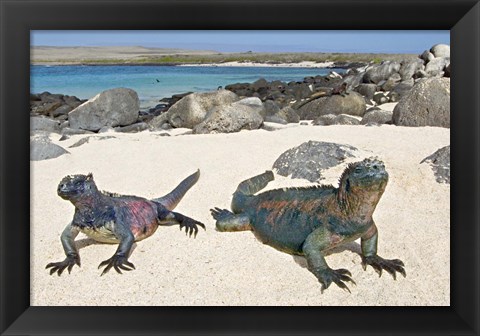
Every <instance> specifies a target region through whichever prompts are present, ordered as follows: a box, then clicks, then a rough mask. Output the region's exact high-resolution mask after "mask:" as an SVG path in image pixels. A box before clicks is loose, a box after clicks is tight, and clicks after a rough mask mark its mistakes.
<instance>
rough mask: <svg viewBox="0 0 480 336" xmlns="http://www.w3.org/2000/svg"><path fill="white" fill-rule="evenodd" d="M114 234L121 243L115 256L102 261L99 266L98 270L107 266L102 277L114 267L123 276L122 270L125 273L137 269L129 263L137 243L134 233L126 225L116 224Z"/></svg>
mask: <svg viewBox="0 0 480 336" xmlns="http://www.w3.org/2000/svg"><path fill="white" fill-rule="evenodd" d="M113 234H114V235H115V237H116V238H117V239H118V240H119V241H120V243H119V244H118V248H117V251H116V252H115V254H114V255H113V256H112V257H111V258H109V259H107V260H104V261H102V262H101V263H100V265H98V268H100V267H102V266H105V265H106V267H105V268H104V269H103V272H102V274H100V276H102V275H104V274H105V273H107V272H108V271H109V270H110V269H111V268H112V267H113V268H114V269H115V271H117V272H118V273H120V274H122V271H121V270H120V269H122V270H124V271H131V270H133V269H135V266H134V265H133V264H132V263H131V262H129V261H128V255H129V254H130V251H131V249H132V246H133V243H134V242H135V237H134V235H133V233H132V231H131V230H130V228H128V227H127V226H126V225H121V224H120V223H116V224H115V225H114V226H113Z"/></svg>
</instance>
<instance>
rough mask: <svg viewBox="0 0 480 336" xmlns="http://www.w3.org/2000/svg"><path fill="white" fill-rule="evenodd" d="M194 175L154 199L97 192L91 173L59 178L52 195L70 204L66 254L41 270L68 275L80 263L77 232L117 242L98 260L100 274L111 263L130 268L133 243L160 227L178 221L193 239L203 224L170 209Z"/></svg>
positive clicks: (64, 245) (194, 178) (65, 233)
mask: <svg viewBox="0 0 480 336" xmlns="http://www.w3.org/2000/svg"><path fill="white" fill-rule="evenodd" d="M199 176H200V172H199V171H197V172H196V173H194V174H192V175H191V176H189V177H187V178H186V179H185V180H184V181H182V182H181V183H180V184H179V185H178V186H177V187H176V188H175V189H174V190H173V191H172V192H170V193H169V194H167V195H165V196H163V197H160V198H156V199H153V200H148V199H145V198H142V197H137V196H125V195H118V194H114V193H110V192H105V191H99V190H98V189H97V186H96V184H95V182H94V180H93V176H92V174H89V175H73V176H67V177H65V178H63V179H62V181H61V182H60V184H59V185H58V189H57V193H58V195H59V196H60V197H61V198H63V199H65V200H68V201H70V202H72V204H73V205H74V206H75V214H74V216H73V220H72V222H71V223H70V224H68V225H67V226H66V228H65V230H64V231H63V233H62V236H61V242H62V245H63V249H64V251H65V255H66V256H67V257H66V259H65V260H63V261H61V262H55V263H49V264H48V265H47V266H46V268H51V269H50V274H54V273H57V274H58V275H61V274H62V272H63V271H64V270H65V269H68V272H69V273H70V271H71V270H72V268H73V266H74V265H78V266H80V256H79V254H78V250H77V248H76V246H75V238H76V237H77V235H78V233H80V232H83V233H85V234H86V235H87V236H89V237H90V238H93V239H95V240H96V241H99V242H103V243H115V244H119V246H118V248H117V251H116V252H115V254H114V255H113V256H112V257H111V258H110V259H107V260H105V261H103V262H102V263H100V265H99V268H100V267H102V266H105V268H104V270H103V272H102V274H101V275H104V274H105V273H107V272H108V271H109V270H110V269H111V268H112V267H113V268H114V269H115V270H116V271H117V272H118V273H122V271H121V270H124V271H131V270H132V269H134V268H135V266H134V265H133V264H132V263H131V262H129V261H128V256H129V254H130V252H131V249H132V245H133V243H134V242H136V241H140V240H142V239H145V238H148V237H150V236H151V235H153V234H154V233H155V231H156V230H157V227H158V226H159V225H175V224H178V225H180V230H181V229H182V228H183V227H185V233H186V234H188V235H189V236H191V235H192V234H193V235H194V237H195V236H196V235H197V232H198V227H197V226H200V227H202V228H204V229H205V225H204V224H202V223H200V222H198V221H196V220H194V219H192V218H189V217H187V216H184V215H182V214H179V213H177V212H173V211H172V210H173V209H174V208H175V206H176V205H177V204H178V202H179V201H180V200H181V199H182V197H183V196H184V195H185V193H186V192H187V191H188V189H190V188H191V187H192V186H193V185H194V184H195V183H196V182H197V181H198V178H199Z"/></svg>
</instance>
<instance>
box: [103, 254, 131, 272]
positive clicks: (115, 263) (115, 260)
mask: <svg viewBox="0 0 480 336" xmlns="http://www.w3.org/2000/svg"><path fill="white" fill-rule="evenodd" d="M105 265H107V267H105V269H104V270H103V272H102V274H100V276H102V275H104V274H105V273H107V272H108V271H109V270H110V269H111V268H112V267H113V268H114V269H115V271H117V273H120V274H122V271H121V270H120V269H122V270H124V271H131V270H134V269H135V266H134V265H133V264H132V263H131V262H129V261H128V260H127V257H125V256H124V255H121V254H115V255H114V256H113V257H111V258H110V259H107V260H104V261H102V262H101V263H100V265H98V268H100V267H102V266H105ZM127 266H128V267H127Z"/></svg>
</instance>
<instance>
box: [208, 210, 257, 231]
mask: <svg viewBox="0 0 480 336" xmlns="http://www.w3.org/2000/svg"><path fill="white" fill-rule="evenodd" d="M210 212H211V213H212V217H213V218H214V219H216V220H217V223H216V229H217V231H220V232H234V231H249V230H251V229H252V227H251V226H250V219H249V218H248V216H247V215H245V214H238V215H236V214H234V213H233V212H230V211H228V210H226V209H220V208H215V209H210Z"/></svg>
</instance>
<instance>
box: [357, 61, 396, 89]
mask: <svg viewBox="0 0 480 336" xmlns="http://www.w3.org/2000/svg"><path fill="white" fill-rule="evenodd" d="M398 71H400V63H398V62H395V61H385V62H383V63H382V64H380V65H376V66H373V67H371V68H370V69H368V70H367V71H366V72H365V74H364V75H363V81H364V82H365V83H375V84H377V83H379V82H381V81H382V80H387V79H388V78H389V77H390V76H391V75H393V74H394V73H396V72H398Z"/></svg>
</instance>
